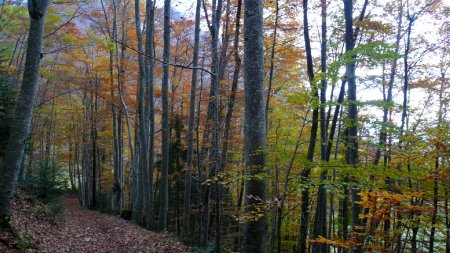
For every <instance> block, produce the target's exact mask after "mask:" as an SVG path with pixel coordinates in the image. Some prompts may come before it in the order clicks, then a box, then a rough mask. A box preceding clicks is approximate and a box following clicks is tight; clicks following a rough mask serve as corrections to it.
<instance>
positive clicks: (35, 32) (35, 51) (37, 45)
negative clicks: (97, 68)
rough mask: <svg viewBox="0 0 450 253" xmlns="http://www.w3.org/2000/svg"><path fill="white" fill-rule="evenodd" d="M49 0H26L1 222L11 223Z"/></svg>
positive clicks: (0, 190) (1, 183) (0, 188)
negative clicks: (25, 29)
mask: <svg viewBox="0 0 450 253" xmlns="http://www.w3.org/2000/svg"><path fill="white" fill-rule="evenodd" d="M48 5H49V0H41V1H37V0H30V1H28V12H29V14H30V30H29V35H28V42H27V53H26V60H25V69H24V75H23V80H22V86H21V89H20V94H19V99H18V101H17V105H16V109H15V111H14V122H13V124H12V126H11V129H10V136H9V141H8V148H7V150H6V152H5V157H4V160H3V164H1V165H0V172H1V173H0V174H1V175H2V177H1V179H0V226H2V227H10V216H11V204H12V200H13V196H14V193H15V189H16V185H17V178H18V174H19V169H20V163H21V161H22V156H23V152H24V147H25V141H26V138H27V137H28V132H29V127H30V122H31V118H32V114H33V103H34V97H35V94H36V90H37V87H38V86H39V67H40V63H41V57H42V52H41V50H42V40H43V31H44V20H45V15H46V13H47V9H48Z"/></svg>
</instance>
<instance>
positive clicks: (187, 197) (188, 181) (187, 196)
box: [183, 0, 201, 241]
mask: <svg viewBox="0 0 450 253" xmlns="http://www.w3.org/2000/svg"><path fill="white" fill-rule="evenodd" d="M200 10H201V0H197V5H196V9H195V28H194V29H195V30H194V57H193V60H192V63H193V67H194V69H193V70H192V80H191V97H190V103H189V128H188V134H187V137H188V140H187V143H188V150H187V157H186V169H185V170H186V172H185V178H184V207H183V209H184V214H183V237H184V240H185V241H188V239H189V233H190V232H189V229H190V215H191V213H190V211H191V210H190V208H191V185H192V175H191V173H192V169H193V163H192V160H193V154H194V126H195V122H194V120H195V102H196V101H195V99H196V98H195V97H196V92H197V81H198V80H197V79H198V78H197V69H195V68H196V67H197V66H198V54H199V46H200Z"/></svg>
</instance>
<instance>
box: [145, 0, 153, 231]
mask: <svg viewBox="0 0 450 253" xmlns="http://www.w3.org/2000/svg"><path fill="white" fill-rule="evenodd" d="M146 16H147V17H146V19H147V24H146V30H145V37H146V41H145V52H146V54H147V55H149V56H151V57H154V46H153V42H154V40H153V35H154V24H155V9H154V2H153V1H152V0H147V2H146ZM153 64H154V61H153V59H151V58H150V57H146V58H145V68H146V69H145V82H146V95H147V101H146V107H145V120H146V121H147V120H148V121H149V122H148V123H149V127H148V128H147V131H148V132H147V136H148V173H147V174H148V176H147V177H146V178H145V186H144V190H145V192H146V194H144V197H145V198H146V201H144V210H145V218H146V224H147V228H150V227H152V226H153V224H152V223H153V219H152V214H153V167H154V164H155V156H154V152H155V112H154V107H155V106H154V101H153Z"/></svg>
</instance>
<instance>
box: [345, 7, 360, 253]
mask: <svg viewBox="0 0 450 253" xmlns="http://www.w3.org/2000/svg"><path fill="white" fill-rule="evenodd" d="M344 16H345V52H346V53H348V54H352V51H353V48H354V43H355V41H354V34H353V3H352V0H344ZM355 58H356V56H355V55H353V56H352V57H351V59H350V61H349V62H347V64H346V79H347V84H348V94H347V96H348V100H349V104H348V115H347V119H348V122H349V126H348V135H347V139H348V140H347V142H348V143H347V164H349V165H351V166H353V167H354V168H355V169H356V166H357V165H358V163H359V155H358V107H357V104H356V102H357V101H356V77H355V70H356V63H355ZM354 183H355V186H354V187H353V188H352V189H351V195H352V226H353V229H354V231H358V230H359V229H356V228H357V227H361V225H362V221H361V220H360V219H359V214H360V213H361V207H360V206H359V204H357V202H358V201H361V200H360V196H359V195H358V193H359V191H360V189H359V186H358V183H357V182H354ZM354 252H358V253H359V252H362V249H361V248H360V247H357V248H356V249H355V250H354Z"/></svg>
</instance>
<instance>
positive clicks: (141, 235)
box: [12, 196, 189, 253]
mask: <svg viewBox="0 0 450 253" xmlns="http://www.w3.org/2000/svg"><path fill="white" fill-rule="evenodd" d="M61 201H62V203H63V204H64V207H65V209H66V210H65V214H64V217H63V218H62V219H60V220H59V221H58V222H54V220H52V219H45V218H43V217H45V216H43V215H42V214H41V213H42V210H41V211H40V210H39V208H41V209H42V207H39V206H38V207H35V206H34V205H31V204H30V203H29V202H27V201H23V200H19V201H16V203H15V205H14V213H13V220H12V223H13V225H14V227H16V228H17V230H18V231H19V233H20V234H21V235H22V236H25V237H28V238H29V240H30V242H32V243H33V244H34V245H36V246H37V247H38V249H34V250H30V251H27V252H52V253H53V252H80V253H81V252H83V253H84V252H102V253H107V252H108V253H122V252H124V253H125V252H143V253H144V252H155V253H164V252H168V253H172V252H174V253H175V252H176V253H178V252H189V250H188V249H187V248H186V247H185V246H183V245H182V244H181V243H180V242H178V241H176V240H174V239H172V238H170V236H169V235H167V234H158V233H153V232H150V231H148V230H145V229H143V228H141V227H139V226H137V225H135V224H133V223H131V222H129V221H125V220H123V219H121V218H118V217H115V216H111V215H106V214H101V213H99V212H96V211H91V210H87V209H84V208H81V207H80V206H79V204H78V200H77V199H76V198H75V197H67V196H65V197H63V198H62V199H61ZM47 216H48V214H47Z"/></svg>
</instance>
